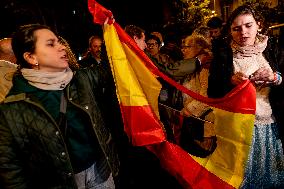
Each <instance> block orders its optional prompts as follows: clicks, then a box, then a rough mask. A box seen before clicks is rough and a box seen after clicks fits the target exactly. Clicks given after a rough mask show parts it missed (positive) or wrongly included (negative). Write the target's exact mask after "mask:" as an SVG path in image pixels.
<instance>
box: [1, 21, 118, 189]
mask: <svg viewBox="0 0 284 189" xmlns="http://www.w3.org/2000/svg"><path fill="white" fill-rule="evenodd" d="M12 48H13V51H14V54H15V56H16V58H17V63H18V64H19V66H20V69H19V72H18V73H17V74H15V75H14V77H13V87H12V89H11V90H10V92H9V94H8V95H7V97H6V100H5V101H4V103H3V104H1V105H0V135H1V137H0V187H1V188H15V189H17V188H27V189H28V188H29V189H33V188H74V189H75V188H109V189H111V188H115V183H114V177H116V176H117V175H118V172H119V160H118V154H117V152H116V148H115V144H114V141H113V140H112V136H111V134H110V131H109V127H108V125H106V124H105V120H104V117H103V116H102V113H101V110H100V108H99V101H98V99H97V97H98V96H103V94H101V93H104V89H103V88H102V87H101V86H100V83H99V81H100V80H99V79H98V78H99V77H100V76H99V74H98V72H96V70H95V69H80V70H77V71H76V72H74V73H73V72H72V71H71V69H70V68H69V65H68V57H67V54H66V47H65V46H64V45H62V44H61V43H60V42H59V40H58V37H57V36H56V35H55V33H54V32H52V30H50V29H49V27H47V26H45V25H39V24H29V25H23V26H20V27H19V28H18V29H17V31H16V32H15V33H14V34H13V37H12ZM109 108H110V109H111V108H112V107H109ZM109 116H110V117H109V119H111V115H109Z"/></svg>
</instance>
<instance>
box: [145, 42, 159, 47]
mask: <svg viewBox="0 0 284 189" xmlns="http://www.w3.org/2000/svg"><path fill="white" fill-rule="evenodd" d="M156 45H158V43H157V42H156V43H147V46H148V47H151V46H156Z"/></svg>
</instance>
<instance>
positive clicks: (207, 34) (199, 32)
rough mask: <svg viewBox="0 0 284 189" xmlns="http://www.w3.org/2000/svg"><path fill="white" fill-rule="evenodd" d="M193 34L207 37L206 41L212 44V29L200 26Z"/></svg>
mask: <svg viewBox="0 0 284 189" xmlns="http://www.w3.org/2000/svg"><path fill="white" fill-rule="evenodd" d="M192 34H197V35H201V36H203V37H205V39H206V40H207V41H208V42H210V43H211V33H210V28H209V27H207V26H200V27H198V28H196V29H195V30H194V31H193V32H192Z"/></svg>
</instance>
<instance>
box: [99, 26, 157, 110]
mask: <svg viewBox="0 0 284 189" xmlns="http://www.w3.org/2000/svg"><path fill="white" fill-rule="evenodd" d="M104 36H107V37H104V38H105V40H106V41H105V43H106V44H111V45H106V47H107V51H108V55H111V57H109V60H111V61H112V63H111V66H112V65H116V66H112V68H113V72H114V76H115V79H116V83H120V84H119V85H117V90H118V91H119V95H120V100H121V101H120V103H121V104H122V105H124V106H144V105H150V106H151V107H152V108H154V109H155V110H154V111H155V113H156V115H158V109H157V107H158V106H157V105H158V96H159V92H160V89H161V84H160V83H159V81H158V80H157V79H156V78H155V76H154V75H153V74H152V72H151V71H149V69H148V68H147V67H146V66H145V65H144V64H143V62H142V61H141V59H140V58H139V57H138V56H137V55H136V54H135V53H134V52H133V51H132V50H131V49H129V47H128V46H127V45H125V44H124V43H121V42H120V41H119V39H118V36H117V33H116V31H115V28H114V27H113V25H105V26H104ZM144 91H147V92H144Z"/></svg>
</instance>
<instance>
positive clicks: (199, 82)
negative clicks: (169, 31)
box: [182, 34, 211, 117]
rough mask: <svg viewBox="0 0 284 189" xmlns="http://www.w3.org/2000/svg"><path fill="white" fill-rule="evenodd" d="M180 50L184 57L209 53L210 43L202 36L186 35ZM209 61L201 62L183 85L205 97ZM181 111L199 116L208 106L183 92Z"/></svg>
mask: <svg viewBox="0 0 284 189" xmlns="http://www.w3.org/2000/svg"><path fill="white" fill-rule="evenodd" d="M182 52H183V55H184V58H185V59H188V58H193V57H196V56H198V55H201V54H210V53H211V44H210V42H209V41H207V40H206V39H205V38H204V37H203V36H201V35H197V34H193V35H190V36H188V37H186V38H185V39H184V40H183V42H182ZM209 67H210V62H207V63H206V64H201V66H200V69H198V70H197V71H196V72H194V73H193V74H190V75H188V77H187V78H186V79H185V81H184V83H183V85H184V86H185V87H186V88H188V89H190V90H192V91H194V92H196V93H199V94H201V95H202V96H206V97H207V88H208V76H209ZM183 105H184V108H183V109H182V112H183V114H184V115H187V116H189V115H194V116H197V117H200V116H201V115H202V114H203V113H204V112H205V111H207V110H208V109H209V108H210V107H209V106H208V105H206V104H204V103H201V102H199V101H197V100H194V99H193V98H191V97H190V96H189V95H186V94H183Z"/></svg>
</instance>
